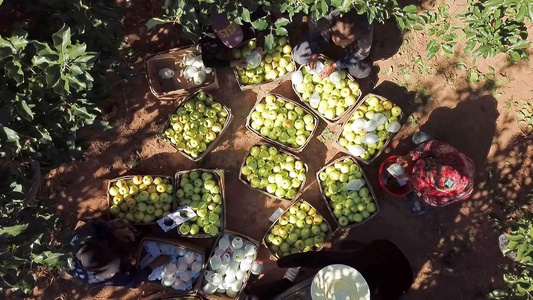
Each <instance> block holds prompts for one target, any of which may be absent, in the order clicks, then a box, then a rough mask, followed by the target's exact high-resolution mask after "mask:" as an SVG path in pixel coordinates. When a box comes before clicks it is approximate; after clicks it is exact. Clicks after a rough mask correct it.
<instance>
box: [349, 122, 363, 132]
mask: <svg viewBox="0 0 533 300" xmlns="http://www.w3.org/2000/svg"><path fill="white" fill-rule="evenodd" d="M365 124H366V120H365V119H356V120H354V121H353V123H352V124H351V125H350V126H351V127H352V130H353V131H356V130H360V129H363V128H365Z"/></svg>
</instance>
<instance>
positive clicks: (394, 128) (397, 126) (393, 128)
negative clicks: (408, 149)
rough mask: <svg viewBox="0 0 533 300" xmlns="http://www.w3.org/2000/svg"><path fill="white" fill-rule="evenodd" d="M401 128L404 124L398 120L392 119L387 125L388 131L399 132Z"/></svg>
mask: <svg viewBox="0 0 533 300" xmlns="http://www.w3.org/2000/svg"><path fill="white" fill-rule="evenodd" d="M400 128H402V125H400V123H399V122H398V121H392V122H390V123H389V124H387V126H386V127H385V129H386V130H387V131H388V132H392V133H394V132H398V131H399V130H400Z"/></svg>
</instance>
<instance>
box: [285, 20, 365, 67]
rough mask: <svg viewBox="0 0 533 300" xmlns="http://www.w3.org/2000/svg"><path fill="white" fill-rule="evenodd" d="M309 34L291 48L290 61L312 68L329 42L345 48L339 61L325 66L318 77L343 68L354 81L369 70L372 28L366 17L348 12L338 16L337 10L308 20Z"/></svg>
mask: <svg viewBox="0 0 533 300" xmlns="http://www.w3.org/2000/svg"><path fill="white" fill-rule="evenodd" d="M307 23H308V24H309V35H308V36H305V37H304V38H303V39H302V40H301V41H300V43H299V44H298V45H297V46H296V47H295V48H294V51H293V57H294V60H295V61H296V62H297V63H298V64H300V65H303V64H307V63H309V65H310V66H311V67H312V68H313V69H314V68H315V65H316V63H317V61H318V55H319V54H321V53H323V52H324V50H325V49H326V48H327V47H329V46H330V45H331V44H332V43H333V44H335V45H337V46H339V47H342V48H344V49H346V54H345V55H344V57H342V58H341V59H339V60H337V61H335V62H334V63H332V64H329V65H327V66H326V67H325V68H324V69H323V70H322V72H320V76H321V77H322V78H324V77H327V76H329V74H331V72H333V71H334V70H335V69H347V70H348V72H349V73H350V74H351V75H352V76H354V77H356V78H365V77H367V76H368V75H369V74H370V71H371V69H372V64H373V62H372V59H371V58H370V56H369V55H370V49H371V48H372V40H373V29H372V24H369V23H368V19H367V17H366V15H357V14H355V13H354V12H350V13H347V14H344V15H342V16H341V14H340V12H339V10H338V9H334V10H332V11H330V12H329V13H328V14H327V15H326V16H324V17H323V18H322V19H320V20H310V21H308V22H307Z"/></svg>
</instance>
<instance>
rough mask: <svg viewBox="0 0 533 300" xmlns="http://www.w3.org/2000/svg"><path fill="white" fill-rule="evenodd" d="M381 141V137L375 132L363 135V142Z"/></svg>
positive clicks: (368, 143)
mask: <svg viewBox="0 0 533 300" xmlns="http://www.w3.org/2000/svg"><path fill="white" fill-rule="evenodd" d="M378 141H379V138H378V136H377V135H375V134H374V133H367V134H366V135H365V136H363V143H365V144H367V145H370V144H374V143H377V142H378Z"/></svg>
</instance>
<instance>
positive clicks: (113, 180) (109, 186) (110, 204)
mask: <svg viewBox="0 0 533 300" xmlns="http://www.w3.org/2000/svg"><path fill="white" fill-rule="evenodd" d="M134 176H137V175H126V176H121V177H117V178H114V179H111V180H109V181H108V183H107V190H106V194H107V207H108V209H107V213H108V219H109V220H111V219H112V217H113V216H112V215H111V213H110V212H109V208H111V206H112V196H111V195H110V194H109V189H110V188H111V187H112V186H113V184H115V182H117V181H119V180H121V179H123V180H130V179H132V178H133V177H134ZM140 176H145V175H140ZM149 176H152V178H155V177H160V178H165V179H168V180H170V184H171V185H172V186H174V178H172V176H166V175H149ZM170 197H172V203H171V208H173V207H174V205H175V202H176V199H175V198H174V191H173V192H172V193H171V195H170ZM157 219H158V218H156V219H155V220H154V221H153V222H150V223H138V222H130V224H131V225H153V224H157V223H156V221H157Z"/></svg>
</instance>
